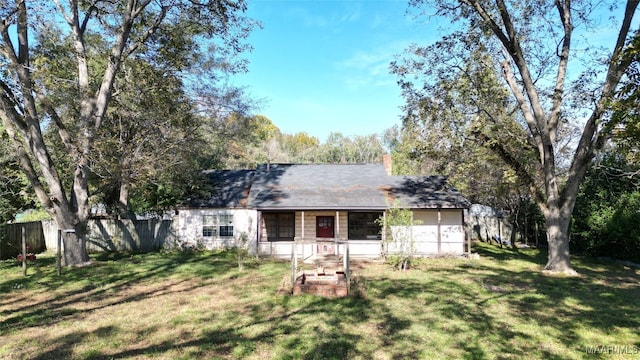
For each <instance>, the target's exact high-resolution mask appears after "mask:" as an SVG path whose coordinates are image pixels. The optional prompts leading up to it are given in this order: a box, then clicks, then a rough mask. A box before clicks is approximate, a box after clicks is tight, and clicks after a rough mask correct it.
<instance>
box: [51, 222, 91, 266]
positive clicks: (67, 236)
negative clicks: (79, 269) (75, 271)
mask: <svg viewBox="0 0 640 360" xmlns="http://www.w3.org/2000/svg"><path fill="white" fill-rule="evenodd" d="M56 215H57V214H56ZM55 220H56V223H57V224H58V227H59V228H60V230H61V232H62V241H63V243H64V254H63V258H62V264H63V265H65V266H71V265H74V266H85V265H88V264H90V259H89V254H88V253H87V245H86V232H87V231H86V228H87V221H86V220H85V221H80V220H78V218H77V217H76V216H75V215H74V214H67V216H64V215H61V216H56V217H55Z"/></svg>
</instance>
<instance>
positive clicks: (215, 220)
mask: <svg viewBox="0 0 640 360" xmlns="http://www.w3.org/2000/svg"><path fill="white" fill-rule="evenodd" d="M234 230H235V229H234V226H233V214H229V213H216V214H203V215H202V237H205V238H231V237H233V235H234Z"/></svg>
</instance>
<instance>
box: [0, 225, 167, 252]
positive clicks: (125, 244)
mask: <svg viewBox="0 0 640 360" xmlns="http://www.w3.org/2000/svg"><path fill="white" fill-rule="evenodd" d="M23 228H24V229H25V234H26V236H27V246H28V247H29V252H33V253H40V252H43V251H45V250H49V251H56V250H57V246H58V226H57V224H56V223H55V221H53V220H45V221H37V222H30V223H18V224H6V225H3V226H2V229H1V231H0V259H3V260H4V259H9V258H14V257H16V256H17V255H18V253H19V252H20V248H21V246H22V245H21V244H22V229H23ZM87 230H88V231H87V251H89V252H116V251H133V252H150V251H155V250H159V249H162V248H175V247H176V243H177V235H176V233H175V231H174V229H173V221H172V220H159V219H150V220H107V219H95V220H89V223H88V224H87Z"/></svg>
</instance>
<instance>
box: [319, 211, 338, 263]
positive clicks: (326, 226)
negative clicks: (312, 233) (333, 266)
mask: <svg viewBox="0 0 640 360" xmlns="http://www.w3.org/2000/svg"><path fill="white" fill-rule="evenodd" d="M316 237H317V238H326V239H331V241H322V240H318V254H333V253H334V248H333V247H334V243H333V237H334V231H333V216H317V217H316Z"/></svg>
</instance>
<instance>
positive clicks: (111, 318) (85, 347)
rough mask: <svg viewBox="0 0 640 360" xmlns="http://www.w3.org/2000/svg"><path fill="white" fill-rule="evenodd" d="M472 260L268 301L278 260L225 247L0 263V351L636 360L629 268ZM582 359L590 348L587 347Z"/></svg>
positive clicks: (501, 257)
mask: <svg viewBox="0 0 640 360" xmlns="http://www.w3.org/2000/svg"><path fill="white" fill-rule="evenodd" d="M476 251H477V252H478V253H480V255H481V259H480V260H474V261H469V260H465V259H431V260H424V261H423V262H421V263H420V264H418V265H417V266H415V267H414V268H413V269H412V270H410V271H406V272H394V271H391V270H390V269H389V268H388V267H386V266H385V265H382V264H362V265H359V266H356V269H355V274H356V276H357V283H358V287H359V289H360V290H359V291H358V294H357V295H356V296H351V297H347V298H342V299H323V298H318V297H314V296H307V295H305V296H295V297H292V296H289V295H279V294H277V290H278V287H279V285H280V284H281V282H282V280H283V278H285V277H286V275H287V271H288V267H289V264H288V263H286V262H272V261H261V262H255V261H254V262H252V263H250V264H248V265H245V270H244V271H243V272H239V271H238V270H237V264H236V263H235V260H234V258H233V256H232V255H231V254H229V253H220V252H203V253H183V254H180V253H168V254H167V253H164V254H148V255H109V256H107V255H102V256H97V257H94V259H95V264H94V265H92V266H90V267H87V268H79V269H64V270H63V274H62V276H57V275H56V273H55V263H54V260H53V258H52V257H46V256H40V257H39V258H38V260H37V261H36V263H35V264H34V265H32V266H31V267H30V269H29V276H28V277H26V278H25V277H23V276H22V271H21V268H20V266H19V265H18V264H17V263H16V262H15V261H4V262H1V263H0V358H2V359H111V358H115V359H141V358H155V359H202V358H249V359H403V358H423V359H523V358H524V359H617V358H640V311H639V310H640V270H638V269H631V268H625V267H623V266H621V265H612V264H603V263H599V262H596V261H592V260H589V259H580V258H576V259H574V260H573V264H574V266H575V268H576V270H577V271H578V272H579V273H580V276H579V277H559V276H549V275H545V274H543V273H542V272H541V268H542V265H543V264H544V262H545V254H541V253H539V252H538V251H537V250H521V251H519V252H513V251H512V250H508V249H499V248H496V247H494V246H489V245H486V244H478V245H477V247H476ZM594 350H595V352H596V353H595V354H593V353H588V352H594Z"/></svg>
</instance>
